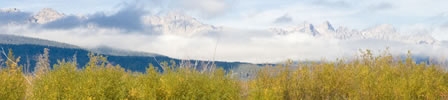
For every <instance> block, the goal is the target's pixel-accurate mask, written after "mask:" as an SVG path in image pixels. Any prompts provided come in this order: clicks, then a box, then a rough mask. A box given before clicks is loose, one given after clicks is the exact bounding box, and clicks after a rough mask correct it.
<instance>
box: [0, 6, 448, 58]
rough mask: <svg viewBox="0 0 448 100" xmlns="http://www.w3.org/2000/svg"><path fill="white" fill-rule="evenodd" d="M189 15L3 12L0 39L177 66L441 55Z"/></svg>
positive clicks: (432, 45) (425, 44) (134, 10)
mask: <svg viewBox="0 0 448 100" xmlns="http://www.w3.org/2000/svg"><path fill="white" fill-rule="evenodd" d="M189 14H191V13H184V12H175V11H173V12H166V13H152V12H150V11H148V10H145V9H144V8H141V7H139V6H135V5H132V4H131V5H125V6H123V7H121V8H120V9H118V10H116V11H108V12H107V11H104V12H101V11H100V12H96V13H91V14H76V15H74V14H70V13H64V12H60V11H58V10H56V9H52V8H43V9H41V10H39V11H36V12H26V11H22V10H19V9H17V8H5V9H2V10H1V11H0V18H2V19H5V20H1V21H0V33H1V34H13V35H18V36H24V37H33V38H41V39H47V40H53V41H58V42H61V43H68V44H75V45H78V46H80V47H82V48H89V50H94V51H95V50H96V51H102V52H108V50H109V49H104V48H114V49H115V51H127V50H132V51H138V52H141V54H142V55H146V54H145V53H148V54H152V53H156V54H160V55H166V56H169V57H174V58H179V59H198V60H220V61H243V62H252V63H266V62H280V61H284V60H286V59H294V60H319V59H321V58H322V57H326V58H328V59H332V58H340V57H346V56H350V55H353V54H354V53H356V52H357V51H358V50H359V49H373V50H382V49H385V48H388V47H389V48H391V52H392V53H394V54H404V53H406V51H407V50H411V51H413V52H415V54H418V55H427V56H436V57H439V56H443V55H444V54H446V53H448V52H446V50H448V47H447V46H446V45H443V44H444V40H439V39H436V38H435V37H433V35H432V34H433V33H431V32H434V31H412V32H409V31H407V30H404V29H402V28H396V27H394V26H393V25H391V24H376V25H372V26H371V27H367V28H364V29H359V28H350V27H345V26H343V25H339V24H332V23H331V20H328V21H324V22H320V23H317V24H316V23H309V22H306V21H305V22H304V23H295V21H294V19H293V18H291V16H289V15H288V16H282V17H280V18H282V19H284V20H282V22H281V23H280V22H276V23H272V25H271V26H270V27H265V28H244V27H241V26H238V25H235V26H226V24H218V25H214V24H216V23H215V22H210V21H205V20H207V19H206V18H205V19H204V18H200V17H199V18H198V17H194V16H191V15H189ZM277 20H280V19H277ZM211 23H214V24H211ZM241 23H244V22H241ZM338 23H340V22H338ZM247 27H252V26H247ZM415 29H417V28H415ZM439 31H441V30H439ZM415 32H418V33H415ZM328 50H332V51H328ZM428 51H431V52H428ZM121 53H125V52H121ZM440 53H441V54H442V55H439V54H440Z"/></svg>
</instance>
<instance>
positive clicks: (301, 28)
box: [270, 22, 320, 36]
mask: <svg viewBox="0 0 448 100" xmlns="http://www.w3.org/2000/svg"><path fill="white" fill-rule="evenodd" d="M270 30H271V31H272V32H275V33H277V34H279V35H286V34H291V33H305V34H309V35H312V36H318V35H320V34H319V32H318V31H317V30H316V29H315V28H314V25H313V24H309V23H306V22H304V23H302V24H300V25H297V26H290V27H285V28H278V27H277V28H271V29H270Z"/></svg>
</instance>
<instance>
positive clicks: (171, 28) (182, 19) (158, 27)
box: [143, 13, 221, 36]
mask: <svg viewBox="0 0 448 100" xmlns="http://www.w3.org/2000/svg"><path fill="white" fill-rule="evenodd" d="M143 20H144V23H145V24H147V25H150V26H152V27H153V29H154V30H155V31H158V32H161V33H163V34H178V35H183V36H193V35H195V34H201V33H204V32H209V31H220V30H221V27H216V26H213V25H208V24H204V23H201V22H200V21H198V20H197V19H196V18H193V17H191V16H187V15H184V14H181V13H168V14H166V15H164V16H145V17H144V19H143Z"/></svg>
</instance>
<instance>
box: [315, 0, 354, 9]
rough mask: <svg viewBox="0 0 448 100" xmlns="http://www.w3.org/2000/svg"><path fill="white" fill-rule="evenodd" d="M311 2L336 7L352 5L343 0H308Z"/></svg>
mask: <svg viewBox="0 0 448 100" xmlns="http://www.w3.org/2000/svg"><path fill="white" fill-rule="evenodd" d="M310 1H311V3H312V4H315V5H322V6H327V7H336V8H350V7H352V5H351V4H350V3H349V2H347V1H345V0H310Z"/></svg>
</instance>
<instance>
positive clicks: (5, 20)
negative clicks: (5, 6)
mask: <svg viewBox="0 0 448 100" xmlns="http://www.w3.org/2000/svg"><path fill="white" fill-rule="evenodd" d="M30 15H31V13H28V12H0V25H4V24H10V23H15V24H24V23H26V21H27V20H28V18H29V16H30Z"/></svg>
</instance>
